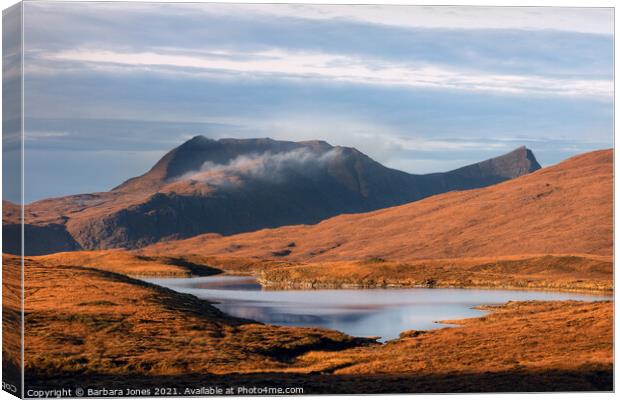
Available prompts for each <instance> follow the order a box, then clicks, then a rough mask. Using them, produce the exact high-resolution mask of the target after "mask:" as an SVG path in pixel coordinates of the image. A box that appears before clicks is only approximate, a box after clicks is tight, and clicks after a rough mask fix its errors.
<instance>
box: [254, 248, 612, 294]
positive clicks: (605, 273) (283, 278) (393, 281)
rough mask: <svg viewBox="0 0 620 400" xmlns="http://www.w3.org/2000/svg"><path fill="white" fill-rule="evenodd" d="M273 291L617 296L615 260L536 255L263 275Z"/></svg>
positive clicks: (375, 262)
mask: <svg viewBox="0 0 620 400" xmlns="http://www.w3.org/2000/svg"><path fill="white" fill-rule="evenodd" d="M259 281H260V283H261V284H262V285H263V286H266V287H268V288H273V289H300V288H306V289H307V288H351V287H363V288H372V287H485V288H506V289H553V290H575V291H612V290H613V263H612V261H611V258H610V257H586V256H551V255H546V256H537V257H499V258H497V257H496V258H478V259H476V258H473V259H444V260H441V259H440V260H425V261H412V262H394V261H388V260H384V259H368V260H363V261H357V262H349V261H335V262H324V263H316V264H307V265H301V266H293V267H287V268H271V269H263V270H261V271H260V278H259Z"/></svg>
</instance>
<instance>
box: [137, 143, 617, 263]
mask: <svg viewBox="0 0 620 400" xmlns="http://www.w3.org/2000/svg"><path fill="white" fill-rule="evenodd" d="M144 251H145V252H146V253H149V254H160V253H166V254H169V253H172V252H180V253H184V254H188V253H195V254H199V255H203V256H217V255H223V256H226V257H251V258H257V259H271V260H287V261H292V262H309V261H312V262H334V261H341V260H343V261H344V260H364V259H387V260H407V261H409V260H423V259H449V258H463V257H495V256H508V255H519V256H522V255H525V254H532V255H540V254H591V255H603V256H609V255H612V253H613V152H612V150H599V151H594V152H590V153H585V154H581V155H578V156H575V157H572V158H570V159H568V160H565V161H563V162H561V163H559V164H556V165H554V166H551V167H546V168H543V169H540V170H538V171H536V172H534V173H531V174H527V175H524V176H521V177H519V178H516V179H514V180H508V181H505V182H502V183H499V184H497V185H493V186H488V187H485V188H479V189H473V190H467V191H461V192H457V191H455V192H450V193H443V194H439V195H436V196H433V197H429V198H426V199H423V200H420V201H416V202H411V203H408V204H404V205H400V206H395V207H389V208H384V209H380V210H376V211H372V212H368V213H360V214H347V215H339V216H336V217H333V218H329V219H326V220H323V221H321V222H320V223H318V224H316V225H293V226H285V227H280V228H276V229H265V230H261V231H257V232H249V233H243V234H238V235H233V236H224V237H221V236H215V235H199V236H196V237H194V238H190V239H185V240H180V241H173V242H168V243H159V244H155V245H152V246H149V247H147V248H145V249H144Z"/></svg>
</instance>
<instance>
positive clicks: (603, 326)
mask: <svg viewBox="0 0 620 400" xmlns="http://www.w3.org/2000/svg"><path fill="white" fill-rule="evenodd" d="M483 309H486V310H488V311H490V313H489V314H488V315H486V316H484V317H482V318H472V319H466V320H461V321H445V322H450V323H458V324H461V326H459V327H457V328H444V329H438V330H433V331H409V332H406V333H404V334H403V335H402V336H401V339H400V340H395V341H392V342H390V343H388V344H386V345H384V346H373V347H367V348H356V349H350V350H344V351H340V352H337V353H336V352H312V353H308V354H306V355H304V356H303V357H300V359H299V363H301V364H302V365H304V367H305V368H311V369H313V370H315V371H321V370H328V371H330V372H332V373H336V374H345V375H346V374H367V373H373V374H376V373H384V374H399V373H411V374H423V375H424V374H437V373H440V374H454V375H458V374H466V373H470V374H476V373H492V372H501V371H524V370H527V371H536V372H539V373H543V372H544V371H549V370H571V369H572V370H580V369H584V370H587V369H588V368H592V367H593V366H599V367H600V366H602V367H604V368H608V369H610V370H611V368H612V365H613V303H612V302H609V301H604V302H590V303H584V302H578V301H562V302H538V301H531V302H509V303H507V304H506V305H503V306H496V307H484V308H483Z"/></svg>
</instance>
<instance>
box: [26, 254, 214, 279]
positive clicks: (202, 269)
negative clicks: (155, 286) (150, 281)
mask: <svg viewBox="0 0 620 400" xmlns="http://www.w3.org/2000/svg"><path fill="white" fill-rule="evenodd" d="M30 259H32V260H36V261H37V262H39V263H41V264H43V265H48V266H49V267H50V268H55V267H56V266H59V265H62V266H79V267H93V268H97V269H99V270H102V271H109V272H116V273H119V274H124V275H129V276H170V277H188V276H206V275H213V274H217V273H220V272H221V271H220V270H219V269H217V268H213V267H211V266H209V265H208V264H207V260H206V259H205V257H200V256H178V257H170V256H146V255H140V254H135V253H132V252H128V251H124V250H97V251H75V252H66V253H55V254H50V255H46V256H37V257H31V258H30Z"/></svg>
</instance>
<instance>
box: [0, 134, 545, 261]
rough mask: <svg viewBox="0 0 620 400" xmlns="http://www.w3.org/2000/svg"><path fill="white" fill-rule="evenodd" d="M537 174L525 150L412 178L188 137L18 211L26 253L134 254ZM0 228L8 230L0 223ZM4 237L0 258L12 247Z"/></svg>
mask: <svg viewBox="0 0 620 400" xmlns="http://www.w3.org/2000/svg"><path fill="white" fill-rule="evenodd" d="M539 168H540V165H539V164H538V162H537V161H536V159H535V157H534V155H533V154H532V152H531V151H530V150H528V149H526V148H525V147H521V148H518V149H516V150H514V151H512V152H510V153H508V154H505V155H503V156H500V157H497V158H493V159H490V160H486V161H483V162H481V163H478V164H473V165H469V166H466V167H463V168H459V169H457V170H454V171H450V172H445V173H435V174H428V175H413V174H408V173H405V172H402V171H398V170H394V169H391V168H387V167H385V166H383V165H381V164H380V163H378V162H376V161H374V160H372V159H371V158H370V157H368V156H366V155H365V154H363V153H361V152H359V151H358V150H356V149H354V148H349V147H340V146H331V145H330V144H328V143H326V142H323V141H306V142H290V141H276V140H272V139H220V140H212V139H208V138H205V137H203V136H197V137H194V138H192V139H191V140H189V141H187V142H185V143H183V144H182V145H181V146H179V147H177V148H175V149H173V150H171V151H170V152H169V153H167V154H166V155H165V156H164V157H163V158H162V159H161V160H160V161H159V162H157V163H156V164H155V165H154V166H153V168H151V170H149V171H148V172H147V173H145V174H144V175H141V176H139V177H136V178H132V179H129V180H128V181H126V182H124V183H122V184H121V185H119V186H118V187H116V188H114V189H112V190H111V191H109V192H102V193H92V194H82V195H75V196H66V197H61V198H53V199H46V200H42V201H37V202H35V203H31V204H29V205H27V206H26V209H25V222H26V227H25V231H26V249H25V252H26V254H29V255H38V254H47V253H53V252H58V251H67V250H78V249H101V248H117V247H126V248H138V247H143V246H146V245H149V244H152V243H156V242H159V241H162V240H172V239H181V238H188V237H192V236H196V235H199V234H203V233H217V234H221V235H232V234H237V233H241V232H250V231H256V230H259V229H264V228H273V227H279V226H285V225H291V224H314V223H317V222H319V221H321V220H324V219H326V218H329V217H333V216H335V215H339V214H343V213H361V212H367V211H371V210H377V209H381V208H385V207H391V206H395V205H400V204H405V203H409V202H412V201H416V200H420V199H423V198H425V197H429V196H433V195H436V194H439V193H444V192H448V191H452V190H466V189H472V188H479V187H485V186H488V185H493V184H496V183H499V182H502V181H505V180H508V179H512V178H515V177H518V176H521V175H524V174H527V173H529V172H532V171H535V170H537V169H539ZM4 220H5V221H3V222H4V223H5V229H7V230H9V231H10V230H11V229H16V228H15V227H16V226H18V225H16V223H15V221H14V220H13V221H11V219H10V218H9V219H6V218H5V219H4ZM14 237H17V238H18V236H15V235H9V237H8V238H7V240H5V241H4V246H5V251H7V252H15V251H16V250H17V249H18V243H15V240H14V239H13V240H11V238H14Z"/></svg>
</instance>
